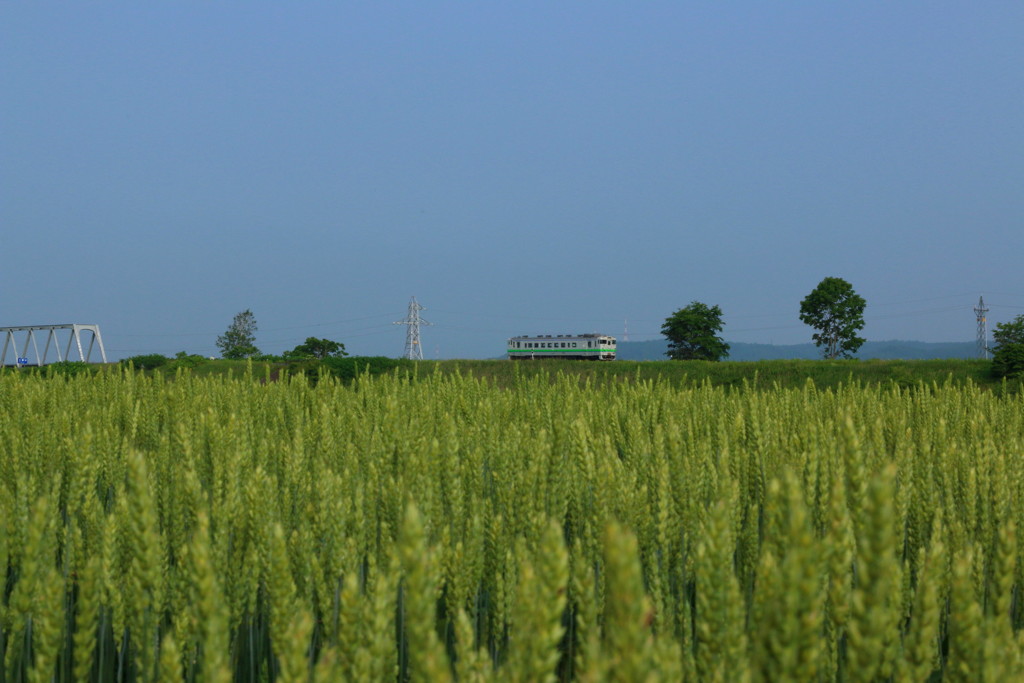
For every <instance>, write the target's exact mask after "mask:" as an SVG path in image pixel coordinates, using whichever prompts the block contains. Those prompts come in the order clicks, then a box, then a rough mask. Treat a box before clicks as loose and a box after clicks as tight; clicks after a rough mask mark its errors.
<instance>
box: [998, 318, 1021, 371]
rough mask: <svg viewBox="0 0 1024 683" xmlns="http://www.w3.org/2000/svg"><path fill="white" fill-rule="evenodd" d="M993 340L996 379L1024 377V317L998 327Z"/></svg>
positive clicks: (1000, 324)
mask: <svg viewBox="0 0 1024 683" xmlns="http://www.w3.org/2000/svg"><path fill="white" fill-rule="evenodd" d="M992 338H993V339H994V340H995V342H996V348H995V353H994V354H993V355H992V374H994V375H995V376H996V377H1020V376H1024V315H1018V316H1017V317H1016V318H1014V319H1013V320H1011V321H1010V322H1008V323H999V324H998V325H996V329H995V330H994V331H993V332H992Z"/></svg>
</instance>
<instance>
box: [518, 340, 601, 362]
mask: <svg viewBox="0 0 1024 683" xmlns="http://www.w3.org/2000/svg"><path fill="white" fill-rule="evenodd" d="M508 357H509V360H539V359H541V358H568V359H570V360H615V337H611V336H608V335H607V334H557V335H550V334H542V335H538V336H536V337H526V336H522V337H512V338H511V339H509V340H508Z"/></svg>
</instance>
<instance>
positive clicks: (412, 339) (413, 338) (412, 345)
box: [393, 297, 433, 360]
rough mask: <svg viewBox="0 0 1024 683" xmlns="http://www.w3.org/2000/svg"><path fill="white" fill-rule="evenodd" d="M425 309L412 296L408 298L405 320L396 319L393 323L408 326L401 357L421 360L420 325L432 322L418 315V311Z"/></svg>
mask: <svg viewBox="0 0 1024 683" xmlns="http://www.w3.org/2000/svg"><path fill="white" fill-rule="evenodd" d="M425 310H427V309H426V308H424V307H423V306H420V305H419V303H417V301H416V297H413V298H412V299H410V300H409V313H408V315H406V316H405V320H396V321H395V322H394V323H393V324H395V325H408V326H409V328H408V329H407V330H406V331H405V353H404V354H403V355H402V357H403V358H408V359H409V360H423V345H422V344H421V343H420V325H432V324H433V323H429V322H427V321H426V320H424V319H423V318H421V317H420V311H425Z"/></svg>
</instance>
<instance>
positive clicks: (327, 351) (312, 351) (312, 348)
mask: <svg viewBox="0 0 1024 683" xmlns="http://www.w3.org/2000/svg"><path fill="white" fill-rule="evenodd" d="M347 355H348V353H347V352H346V351H345V345H344V344H342V343H341V342H336V341H331V340H330V339H317V338H316V337H306V341H305V342H303V343H302V344H299V345H298V346H296V347H295V348H294V349H292V350H291V351H285V352H284V358H285V360H299V359H302V358H341V357H342V356H347Z"/></svg>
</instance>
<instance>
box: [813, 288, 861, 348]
mask: <svg viewBox="0 0 1024 683" xmlns="http://www.w3.org/2000/svg"><path fill="white" fill-rule="evenodd" d="M866 306H867V302H866V301H865V300H864V297H862V296H860V295H858V294H857V292H855V291H853V286H852V285H850V283H849V282H847V281H846V280H843V279H842V278H838V277H827V278H825V279H824V280H822V281H821V282H819V283H818V286H817V287H815V288H814V290H813V291H812V292H811V293H810V294H808V295H807V296H806V297H805V298H804V300H803V301H801V302H800V320H802V321H803V322H804V323H806V324H808V325H810V326H811V327H813V328H814V329H816V330H818V331H817V333H815V334H813V335H811V339H813V340H814V343H815V344H817V345H818V346H819V347H822V353H823V354H824V356H825V358H839V357H840V356H841V357H844V358H849V357H851V356H852V355H853V354H854V353H856V352H857V349H859V348H860V346H861V344H863V343H864V342H865V341H866V340H865V339H863V338H861V337H858V336H857V332H858V331H860V330H861V329H863V327H864V308H865V307H866Z"/></svg>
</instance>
